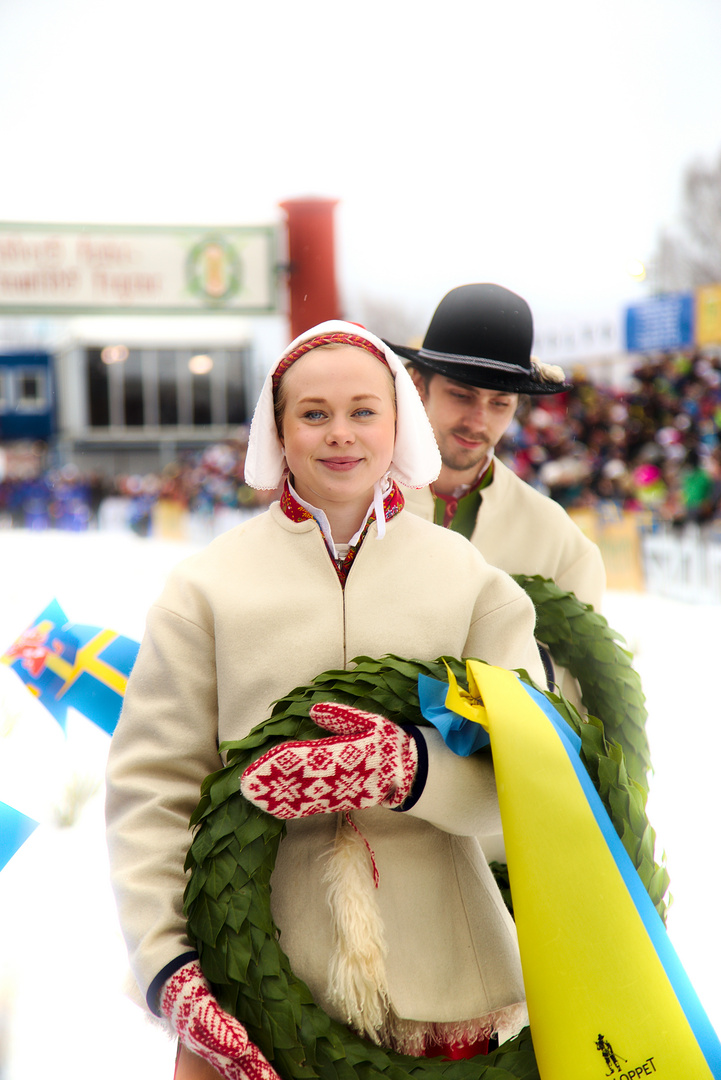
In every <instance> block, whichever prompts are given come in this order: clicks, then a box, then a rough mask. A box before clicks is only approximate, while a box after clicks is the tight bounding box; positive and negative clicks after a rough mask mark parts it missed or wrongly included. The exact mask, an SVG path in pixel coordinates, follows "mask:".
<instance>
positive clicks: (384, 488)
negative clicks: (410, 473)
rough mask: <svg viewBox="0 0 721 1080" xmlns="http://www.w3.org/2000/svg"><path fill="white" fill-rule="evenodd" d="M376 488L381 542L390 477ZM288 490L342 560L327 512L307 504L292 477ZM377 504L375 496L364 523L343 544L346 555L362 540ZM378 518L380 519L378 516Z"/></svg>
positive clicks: (334, 555)
mask: <svg viewBox="0 0 721 1080" xmlns="http://www.w3.org/2000/svg"><path fill="white" fill-rule="evenodd" d="M376 488H380V492H379V493H378V494H379V495H380V496H381V501H380V507H381V513H382V516H381V518H380V519H379V521H378V539H379V540H380V539H382V537H383V535H384V534H385V511H384V508H383V498H384V497H385V496H386V495H387V494H388V492H389V491H390V488H391V481H390V478H389V477H388V476H384V477H383V479H382V480H381V481H380V484H377V485H376ZM288 489H289V491H290V493H291V495H292V496H293V498H294V499H295V500H296V502H298V503H300V505H301V506H302V507H303V508H304V509H305V510H307V511H308V513H309V514H312V515H313V517H314V518H315V520H316V521H317V522H318V525H319V527H320V530H321V532H322V533H323V536H324V537H325V541H326V543H327V545H328V547H329V548H330V550H331V551H332V552H333V558H334V559H336V560H338V559H339V558H341V556H340V555H339V553H338V548H337V546H336V542H335V540H334V539H333V534H332V532H331V531H330V522H329V521H328V516H327V514H326V513H325V511H324V510H321V509H320V508H319V507H318V506H313V504H312V503H309V502H306V501H305V499H301V497H300V495H299V494H298V492H297V491H296V490H295V488H294V487H293V485H292V484H291V482H290V477H288ZM377 503H378V496H377V495H376V496H374V499H373V502H372V503H371V504H370V506H369V507H368V509H367V510H366V513H365V517H364V518H363V521H362V522H361V526H360V528H359V529H358V531H357V532H355V533H354V534H353V536H351V538H350V540H349V541H348V543H347V544H343V548H344V549H345V552H346V553H347V552H348V551H349V550H350V548H352V547H353V546H354V544H357V543H358V541H359V540H360V538H361V534H362V532H363V530H364V529H365V527H366V525H367V523H368V518H369V517H370V516H371V514H372V513H373V511H374V510H377V509H378V507H377ZM376 518H378V514H376Z"/></svg>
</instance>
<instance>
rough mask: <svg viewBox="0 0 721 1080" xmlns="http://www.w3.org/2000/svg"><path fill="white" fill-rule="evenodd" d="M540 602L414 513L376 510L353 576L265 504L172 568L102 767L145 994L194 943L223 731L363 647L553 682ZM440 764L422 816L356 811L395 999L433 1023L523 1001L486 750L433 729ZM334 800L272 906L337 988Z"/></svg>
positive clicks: (416, 811) (118, 873)
mask: <svg viewBox="0 0 721 1080" xmlns="http://www.w3.org/2000/svg"><path fill="white" fill-rule="evenodd" d="M533 626H534V613H533V609H532V605H531V603H530V601H529V600H528V598H527V597H526V595H525V594H524V593H523V591H522V590H521V589H519V588H518V586H517V585H515V583H514V582H512V581H511V580H510V578H508V576H507V575H506V574H503V573H501V572H500V571H499V570H497V569H495V568H493V567H491V566H489V565H488V564H487V563H486V562H485V561H484V560H483V558H482V557H481V556H480V555H479V553H478V552H477V551H476V550H475V549H474V548H473V547H472V546H471V545H470V544H468V543H467V542H466V541H465V540H464V539H463V538H462V537H459V536H456V535H455V534H453V533H450V532H447V531H446V530H441V529H438V528H436V527H435V526H429V525H428V524H427V523H426V522H423V521H421V520H420V519H419V518H418V517H415V516H413V515H411V514H408V513H406V512H405V511H402V512H401V513H399V514H398V515H397V516H396V517H394V518H393V519H392V520H391V521H389V522H388V523H387V532H386V536H385V538H384V539H383V540H382V541H378V539H377V535H376V526H375V523H373V524H371V526H370V528H369V530H368V533H367V536H366V539H365V540H364V542H363V544H362V546H361V548H360V550H359V552H358V555H357V557H356V560H355V562H354V564H353V566H352V568H351V571H350V574H349V576H348V579H347V582H346V587H345V590H343V589H342V588H341V585H340V582H339V580H338V577H337V575H336V572H335V569H334V567H333V565H332V563H331V561H330V558H329V556H328V553H327V550H326V547H325V545H324V542H323V539H322V536H321V533H320V530H319V529H318V527H317V525H316V523H315V522H314V521H303V522H300V523H295V522H292V521H290V520H289V519H288V518H287V517H286V516H285V515H284V514H283V513H282V511H281V510H280V506H279V504H278V503H275V504H273V505H272V506H271V508H270V510H269V511H268V512H267V513H265V514H262V515H260V516H258V517H256V518H254V519H252V520H250V521H249V522H247V523H246V524H244V525H242V526H240V527H239V528H237V529H234V530H232V531H231V532H229V533H227V534H225V535H223V536H221V537H219V538H218V539H217V540H215V541H214V542H213V543H212V544H211V545H210V546H209V547H208V548H207V549H205V550H204V551H203V552H201V553H199V554H197V555H194V556H192V557H191V558H190V559H188V560H186V561H185V562H184V563H182V564H181V565H180V567H179V568H177V569H176V570H175V571H174V572H173V574H172V575H171V577H170V579H169V580H168V583H167V586H166V588H165V590H164V592H163V593H162V595H161V597H160V599H159V600H158V602H157V603H156V604H155V605H154V606H153V608H152V609H151V610H150V612H149V615H148V620H147V629H146V634H145V636H144V639H143V642H142V645H141V649H140V653H139V655H138V659H137V662H136V664H135V667H134V669H133V672H132V675H131V678H130V680H129V684H128V689H127V694H126V697H125V703H124V707H123V712H122V715H121V718H120V722H119V724H118V727H117V730H116V732H115V734H114V736H113V739H112V742H111V747H110V754H109V762H108V770H107V822H108V847H109V853H110V864H111V876H112V880H113V886H114V890H115V894H116V899H117V903H118V908H119V914H120V921H121V925H122V928H123V931H124V934H125V936H126V940H127V944H128V948H129V954H130V959H131V966H132V968H133V971H134V974H135V977H136V979H137V982H138V985H139V987H140V988H141V989H142V991H143V993H146V992H147V990H148V987H149V985H150V983H151V982H152V980H153V979H154V978H155V977H156V976H157V975H158V973H159V972H160V971H162V970H163V969H164V968H165V966H166V965H167V964H169V963H171V962H173V961H174V960H175V959H176V958H177V957H178V956H180V955H182V954H183V953H184V952H186V951H187V950H188V948H189V947H190V945H189V942H188V939H187V937H186V932H185V921H184V918H183V915H182V902H183V889H184V886H185V883H186V878H185V875H184V872H183V861H184V858H185V855H186V852H187V848H188V845H189V842H190V836H189V833H188V818H189V816H190V814H191V812H192V810H193V809H194V808H195V806H196V804H197V801H198V798H199V789H200V784H201V782H202V780H203V779H204V777H205V776H206V775H207V774H208V773H210V772H212V771H214V770H216V769H217V768H218V767H219V764H220V762H219V757H218V751H217V744H218V741H223V740H226V739H239V738H242V737H243V736H244V735H246V734H247V733H248V732H249V731H250V730H251V729H252V728H253V727H254V726H255V725H256V724H258V723H259V722H260V721H262V720H263V719H265V718H266V717H267V716H268V714H269V711H270V705H271V703H272V702H273V701H274V700H275V699H277V698H279V697H281V696H282V695H283V694H285V693H287V692H289V691H290V690H291V689H292V688H294V687H295V686H298V685H301V684H305V683H309V682H310V681H311V680H312V679H313V677H314V676H316V675H317V674H319V673H320V672H322V671H325V670H327V669H329V668H338V667H346V666H348V665H349V664H350V662H351V660H352V658H353V657H355V656H358V655H361V654H366V655H370V656H375V657H380V656H382V655H383V654H384V653H388V652H394V653H397V654H399V655H401V656H407V657H416V658H419V659H435V658H437V657H438V656H440V655H442V654H444V653H445V654H446V655H455V656H459V657H461V656H475V657H480V658H482V659H485V660H487V661H489V662H491V663H494V664H498V665H502V666H506V667H510V668H516V667H525V668H526V669H527V670H528V671H529V672H530V674H531V675H532V676H533V677H534V678H535V679H536V680H537V681H539V682H541V681H542V669H541V665H540V662H539V660H538V654H537V651H536V649H535V645H534V642H533ZM428 744H429V777H428V782H427V784H426V788H425V790H424V793H423V795H422V796H421V798H420V800H419V801H418V803H417V804H416V806H415V807H414V808H413V810H412V811H410V812H409V813H407V814H403V813H397V812H394V811H390V810H386V809H384V808H375V809H371V810H366V811H361V812H359V813H357V814H354V819H355V821H356V823H357V825H358V827H359V828H360V829H361V830H362V832H363V833H364V835H365V836H366V837H367V839H368V842H369V844H370V846H371V848H372V849H373V850H374V851H375V856H376V861H377V865H378V869H379V871H380V887H379V889H378V890H377V891H376V898H377V902H378V906H379V908H380V912H381V916H382V920H383V923H384V927H385V932H386V939H387V943H388V955H387V958H386V973H387V981H388V986H389V993H390V1000H391V1005H392V1008H393V1010H395V1012H396V1013H397V1014H398V1015H399V1016H400V1017H406V1018H412V1019H415V1020H421V1021H426V1020H430V1021H439V1022H447V1021H456V1020H465V1019H468V1018H475V1017H483V1016H486V1015H488V1014H489V1013H493V1012H494V1010H503V1009H505V1008H507V1007H509V1006H512V1005H514V1004H515V1003H518V1002H519V1001H522V1000H523V986H522V978H521V972H520V964H519V958H518V951H517V944H516V941H515V928H514V927H513V923H512V921H511V920H510V918H509V917H508V915H507V912H506V911H505V908H504V906H503V903H502V901H501V898H500V894H499V893H498V890H497V889H496V886H495V883H494V882H493V880H492V877H491V875H490V871H489V870H488V867H487V864H486V861H485V859H484V857H483V854H482V851H481V848H480V846H479V844H478V842H477V840H476V839H475V835H476V834H477V833H480V832H492V831H495V830H497V828H498V807H497V799H496V795H495V786H494V780H493V773H492V766H491V764H490V760H489V758H488V756H486V755H477V756H475V757H474V758H458V757H455V755H453V754H451V753H450V752H449V751H448V750H447V749H446V748H445V746H444V745H443V743H442V741H441V740H440V737H437V736H436V735H435V733H432V734H429V737H428ZM336 825H337V820H336V817H335V816H333V815H318V816H316V817H313V818H311V819H305V820H302V821H298V822H290V823H289V827H288V834H287V837H286V839H285V840H284V841H283V844H282V845H281V848H280V855H279V858H278V862H277V864H276V869H275V871H274V874H273V894H272V902H273V912H274V916H275V918H276V921H277V923H278V925H279V926H280V928H281V938H282V945H283V948H284V950H285V952H286V953H287V955H288V956H289V958H290V961H291V965H292V967H293V970H294V971H295V973H296V974H297V975H299V976H300V977H301V978H303V979H304V980H305V981H306V982H307V983H308V984H309V986H310V988H311V990H312V992H313V993H314V995H315V997H316V1000H318V1001H319V1003H321V1004H322V1005H323V1006H324V1007H326V1008H327V1010H328V1011H329V1012H331V1013H332V1014H333V1015H335V1016H337V1018H339V1019H341V1020H343V1019H344V1017H343V1015H342V1010H340V1011H339V1009H338V1008H337V1007H336V1006H335V1005H334V1004H333V1003H332V1002H331V1001H330V999H329V994H328V986H327V983H328V975H327V972H328V962H329V957H330V954H331V952H332V949H333V943H332V941H331V925H330V918H329V910H328V904H327V897H326V892H327V886H326V884H325V883H324V881H323V880H322V874H323V868H324V867H323V863H324V860H325V859H326V858H327V856H328V851H329V847H331V846H332V842H333V838H334V834H335V830H336Z"/></svg>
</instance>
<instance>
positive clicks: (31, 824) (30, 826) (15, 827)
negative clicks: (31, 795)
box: [0, 802, 38, 870]
mask: <svg viewBox="0 0 721 1080" xmlns="http://www.w3.org/2000/svg"><path fill="white" fill-rule="evenodd" d="M37 827H38V823H37V821H33V819H32V818H30V817H28V816H27V815H26V814H21V813H20V811H19V810H16V809H15V808H14V807H13V806H8V805H7V803H4V802H0V870H2V869H3V868H4V867H5V866H7V864H8V863H9V862H10V860H11V859H12V857H13V855H14V854H15V852H16V851H19V850H20V848H21V847H22V846H23V844H24V843H25V841H26V840H27V838H28V837H29V836H31V835H32V833H34V832H35V830H36V829H37Z"/></svg>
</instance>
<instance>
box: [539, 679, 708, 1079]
mask: <svg viewBox="0 0 721 1080" xmlns="http://www.w3.org/2000/svg"><path fill="white" fill-rule="evenodd" d="M520 685H521V686H523V689H524V690H525V691H526V692H527V693H528V694H529V695H530V697H532V698H533V700H534V701H535V703H536V704H537V705H538V707H539V708H540V709H541V710H542V711H543V712H544V714H545V715H546V716H547V717H548V719H549V720H550V721H551V723H552V724H553V727H554V728H555V730H556V732H557V734H558V736H559V738H560V740H561V743H562V745H563V747H564V749H565V751H566V753H567V755H568V757H569V760H570V761H571V764H572V765H573V769H574V772H575V773H576V777H577V779H578V781H579V783H580V784H581V787H582V788H583V793H584V795H585V796H586V799H587V800H588V805H589V807H590V809H591V811H592V812H593V816H594V818H595V819H596V824H597V825H598V827H599V829H600V830H601V833H602V834H603V838H604V840H605V841H606V844H607V845H608V849H609V851H610V853H611V855H612V856H613V859H614V861H615V863H616V866H617V867H618V871H619V873H620V874H621V877H622V879H623V882H624V884H625V885H626V888H627V889H628V891H629V894H630V896H631V899H632V900H633V902H634V904H635V906H636V910H637V911H638V913H639V916H640V918H641V921H642V922H643V925H644V927H645V929H646V932H647V933H648V935H649V937H650V939H651V942H652V944H653V946H654V948H655V949H656V953H657V954H658V957H659V959H660V961H661V963H662V964H663V967H664V970H665V972H666V974H667V976H668V979H669V982H670V984H671V986H672V987H673V990H674V993H675V994H676V997H677V998H678V1000H679V1003H680V1005H681V1008H682V1009H683V1011H684V1013H685V1014H686V1019H687V1020H688V1022H689V1025H690V1027H691V1029H692V1031H693V1033H694V1036H695V1038H696V1041H697V1042H698V1044H699V1046H700V1048H701V1050H702V1052H703V1055H704V1057H705V1058H706V1061H707V1062H708V1066H709V1068H710V1069H711V1071H712V1072H713V1075H714V1077H715V1078H716V1080H721V1043H720V1042H719V1039H718V1036H717V1034H716V1032H715V1031H714V1029H713V1027H712V1026H711V1022H710V1020H709V1018H708V1016H707V1015H706V1012H705V1010H704V1008H703V1006H702V1004H701V1002H700V1001H699V998H698V995H697V994H696V991H695V990H694V988H693V986H692V985H691V982H690V980H689V977H688V975H687V974H686V972H685V971H684V968H683V965H682V964H681V961H680V960H679V957H678V954H677V953H676V950H675V949H674V947H673V945H672V944H671V940H670V938H669V936H668V932H667V930H666V927H665V926H664V925H663V920H662V919H661V916H660V915H659V913H658V912H657V911H656V908H655V907H654V906H653V902H652V901H651V897H650V896H649V895H648V893H647V892H646V890H645V888H644V885H643V882H642V881H641V878H640V877H639V876H638V872H637V871H636V868H635V866H634V865H633V863H632V862H631V858H630V856H629V854H628V852H627V851H626V849H625V848H624V846H623V844H622V843H621V840H620V839H619V836H618V833H617V832H616V830H615V829H614V827H613V823H612V821H611V819H610V818H609V816H608V814H607V813H606V809H605V807H604V805H603V803H602V801H601V797H600V796H599V794H598V792H597V791H596V789H595V787H594V786H593V783H592V781H591V778H590V776H589V775H588V773H587V771H586V769H585V767H584V765H583V762H582V761H581V759H580V757H579V750H580V745H581V744H580V740H579V738H578V735H577V734H576V732H575V731H573V730H572V729H571V728H570V727H569V726H568V724H567V723H566V722H565V720H564V719H563V717H561V716H560V715H559V713H558V712H556V710H555V709H554V707H553V705H552V703H551V702H550V701H549V700H548V698H546V697H544V695H543V694H541V693H540V692H539V691H538V690H536V689H535V688H534V687H531V686H528V685H527V684H526V683H521V684H520ZM576 743H578V747H576ZM689 1080H690V1078H689Z"/></svg>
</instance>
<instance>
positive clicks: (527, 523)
mask: <svg viewBox="0 0 721 1080" xmlns="http://www.w3.org/2000/svg"><path fill="white" fill-rule="evenodd" d="M403 496H404V498H405V500H406V506H407V508H408V510H409V511H410V512H411V513H412V514H417V515H418V516H419V517H422V518H424V519H425V520H426V521H433V495H432V494H431V489H430V488H422V489H421V490H418V491H411V490H406V488H403ZM470 540H471V543H472V544H473V545H474V546H475V547H477V548H478V550H479V551H480V552H481V554H482V555H483V557H484V558H485V559H486V560H487V561H488V562H489V563H490V564H491V565H492V566H498V567H500V569H501V570H505V571H506V573H507V574H540V576H541V577H545V578H551V580H552V581H555V583H556V585H558V587H559V588H560V589H564V590H565V591H566V592H572V593H575V595H576V596H577V597H578V599H579V600H581V601H582V602H583V603H584V604H591V605H592V606H593V608H594V610H595V611H600V610H601V601H602V598H603V593H604V589H605V588H606V568H605V567H604V565H603V559H602V557H601V552H600V551H599V549H598V547H597V545H596V544H594V543H593V541H592V540H589V539H588V537H587V536H585V535H584V534H583V533H582V532H581V530H580V529H579V527H578V525H576V523H575V522H574V521H572V520H571V518H570V517H569V516H568V514H567V513H566V511H565V510H564V509H563V507H562V506H561V505H560V504H559V503H557V502H554V501H553V499H549V498H548V497H547V496H546V495H541V494H540V492H538V491H535V490H534V488H532V487H531V486H530V485H529V484H526V483H525V482H524V481H523V480H520V479H519V478H518V477H517V476H516V474H515V473H514V472H512V471H511V469H509V468H508V467H507V466H506V465H504V464H503V462H502V461H499V460H498V458H495V459H494V462H493V480H492V482H491V483H490V484H489V485H488V487H486V488H484V489H483V491H482V492H481V506H480V509H479V512H478V517H477V518H476V525H475V528H474V530H473V533H472V534H471V537H470ZM554 668H555V672H554V674H555V678H556V682H557V684H558V687H559V688H560V690H561V692H562V693H563V694H564V695H565V697H567V698H568V700H569V701H571V702H572V703H573V704H574V705H575V706H576V708H577V709H581V710H582V709H583V706H582V704H581V692H580V688H579V686H578V683H577V682H576V680H575V679H574V678H573V676H572V675H571V674H570V672H569V671H567V670H566V668H563V667H561V666H560V665H557V664H555V663H554ZM543 685H544V686H545V685H546V682H545V679H544V681H543Z"/></svg>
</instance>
